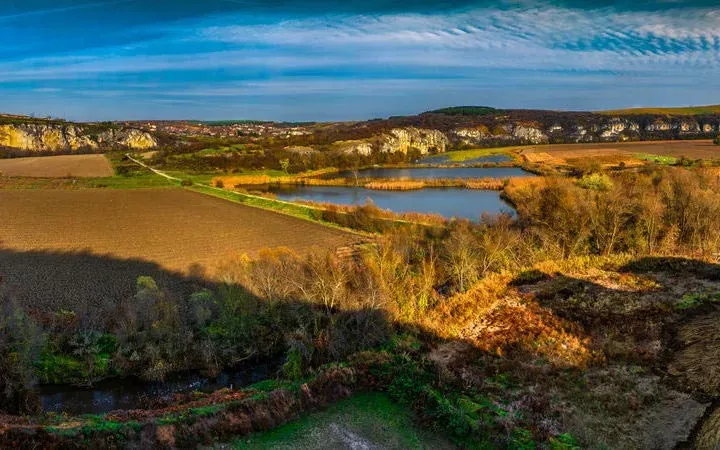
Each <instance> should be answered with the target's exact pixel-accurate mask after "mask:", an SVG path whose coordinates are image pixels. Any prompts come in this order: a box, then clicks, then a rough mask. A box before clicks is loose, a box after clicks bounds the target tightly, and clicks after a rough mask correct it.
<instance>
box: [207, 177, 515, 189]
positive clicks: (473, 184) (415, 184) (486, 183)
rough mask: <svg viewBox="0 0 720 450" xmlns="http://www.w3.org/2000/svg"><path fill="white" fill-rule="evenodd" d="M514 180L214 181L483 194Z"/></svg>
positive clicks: (216, 181) (219, 180)
mask: <svg viewBox="0 0 720 450" xmlns="http://www.w3.org/2000/svg"><path fill="white" fill-rule="evenodd" d="M510 179H511V178H491V177H488V178H430V179H417V180H415V179H413V180H398V179H394V178H354V177H338V178H316V175H312V174H303V175H302V176H280V177H271V176H269V175H240V176H219V177H214V178H213V179H212V185H213V186H215V187H219V188H229V189H232V188H236V189H247V188H251V187H257V186H283V185H285V186H347V187H364V188H366V189H377V190H412V189H424V188H466V189H479V190H493V191H499V190H502V189H503V187H504V186H505V185H507V183H508V182H509V180H510Z"/></svg>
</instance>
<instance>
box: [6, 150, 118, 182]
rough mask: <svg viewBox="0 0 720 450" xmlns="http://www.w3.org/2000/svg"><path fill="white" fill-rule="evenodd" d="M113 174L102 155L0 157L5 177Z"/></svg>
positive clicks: (101, 175) (110, 166)
mask: <svg viewBox="0 0 720 450" xmlns="http://www.w3.org/2000/svg"><path fill="white" fill-rule="evenodd" d="M113 174H114V171H113V168H112V165H110V161H109V160H108V159H107V158H106V157H105V156H104V155H60V156H35V157H27V158H12V159H0V175H2V176H6V177H48V178H54V177H80V178H95V177H109V176H112V175H113Z"/></svg>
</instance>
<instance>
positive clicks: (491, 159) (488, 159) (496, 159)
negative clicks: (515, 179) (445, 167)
mask: <svg viewBox="0 0 720 450" xmlns="http://www.w3.org/2000/svg"><path fill="white" fill-rule="evenodd" d="M509 161H512V158H511V157H510V156H508V155H502V154H499V155H487V156H479V157H477V158H472V159H467V160H465V161H459V162H455V161H450V157H449V156H448V155H444V154H443V155H432V156H426V157H425V158H422V159H420V160H418V161H417V163H418V164H448V163H452V164H459V165H464V166H469V165H473V164H482V163H501V162H509Z"/></svg>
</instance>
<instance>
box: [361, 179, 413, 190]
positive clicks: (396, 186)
mask: <svg viewBox="0 0 720 450" xmlns="http://www.w3.org/2000/svg"><path fill="white" fill-rule="evenodd" d="M424 187H425V183H424V182H422V181H409V180H399V181H371V182H370V183H367V184H366V185H365V189H376V190H382V191H412V190H416V189H422V188H424Z"/></svg>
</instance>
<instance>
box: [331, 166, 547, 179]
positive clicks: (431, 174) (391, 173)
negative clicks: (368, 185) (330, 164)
mask: <svg viewBox="0 0 720 450" xmlns="http://www.w3.org/2000/svg"><path fill="white" fill-rule="evenodd" d="M340 175H341V176H343V177H348V178H352V177H353V176H354V175H353V174H352V173H351V172H343V173H341V174H340ZM533 176H535V175H534V174H532V173H530V172H525V171H524V170H522V169H521V168H519V167H454V168H453V167H446V168H418V169H392V168H377V169H365V170H361V171H359V172H358V177H359V178H395V179H398V180H399V179H424V180H429V179H436V178H508V177H533Z"/></svg>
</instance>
